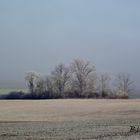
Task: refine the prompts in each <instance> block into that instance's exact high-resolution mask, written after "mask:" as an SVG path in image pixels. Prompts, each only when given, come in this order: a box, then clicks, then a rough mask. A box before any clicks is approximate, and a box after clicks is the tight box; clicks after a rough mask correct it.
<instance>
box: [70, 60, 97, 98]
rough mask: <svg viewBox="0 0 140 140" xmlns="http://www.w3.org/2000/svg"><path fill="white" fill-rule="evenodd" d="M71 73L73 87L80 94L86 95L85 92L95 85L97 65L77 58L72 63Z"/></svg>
mask: <svg viewBox="0 0 140 140" xmlns="http://www.w3.org/2000/svg"><path fill="white" fill-rule="evenodd" d="M71 74H72V75H71V80H72V82H71V83H72V88H73V89H74V90H75V91H77V92H78V94H79V96H85V95H84V94H85V93H86V92H87V91H89V90H88V89H89V88H91V86H92V87H95V85H94V83H93V81H94V80H95V66H94V65H91V64H90V62H89V61H85V60H80V59H75V60H74V62H73V63H72V64H71ZM90 84H92V85H90ZM92 90H93V89H92Z"/></svg>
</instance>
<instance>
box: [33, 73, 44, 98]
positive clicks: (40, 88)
mask: <svg viewBox="0 0 140 140" xmlns="http://www.w3.org/2000/svg"><path fill="white" fill-rule="evenodd" d="M35 84H36V87H35V93H36V96H37V97H42V96H43V94H44V92H46V81H45V80H44V78H43V77H42V76H41V75H40V76H39V77H38V78H37V79H36V83H35Z"/></svg>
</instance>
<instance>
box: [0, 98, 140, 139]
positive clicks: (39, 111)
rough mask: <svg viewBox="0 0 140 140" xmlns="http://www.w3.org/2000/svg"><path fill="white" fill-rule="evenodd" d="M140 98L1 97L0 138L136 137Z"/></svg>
mask: <svg viewBox="0 0 140 140" xmlns="http://www.w3.org/2000/svg"><path fill="white" fill-rule="evenodd" d="M131 125H135V126H139V125H140V100H139V99H131V100H100V99H99V100H98V99H96V100H92V99H83V100H81V99H65V100H1V101H0V140H46V139H52V140H53V139H57V140H60V139H71V140H72V139H79V140H81V139H85V140H86V139H100V140H121V139H122V140H129V139H130V140H133V139H134V140H139V139H140V132H138V133H134V132H131V133H130V132H129V130H130V126H131Z"/></svg>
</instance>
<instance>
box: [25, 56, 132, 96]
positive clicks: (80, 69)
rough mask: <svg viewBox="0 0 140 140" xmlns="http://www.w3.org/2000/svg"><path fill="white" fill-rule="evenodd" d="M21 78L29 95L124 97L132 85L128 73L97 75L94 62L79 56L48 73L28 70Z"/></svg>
mask: <svg viewBox="0 0 140 140" xmlns="http://www.w3.org/2000/svg"><path fill="white" fill-rule="evenodd" d="M25 79H26V81H27V85H28V88H29V92H30V95H31V97H32V98H128V95H129V93H130V92H131V91H132V85H133V82H132V81H131V79H130V76H129V75H128V74H119V75H117V76H116V77H115V78H113V76H111V75H110V74H108V73H102V74H97V72H96V69H95V65H93V64H91V63H90V62H89V61H85V60H80V59H75V60H74V61H73V62H72V63H71V64H70V65H69V66H66V65H64V64H59V65H57V66H56V67H55V68H54V70H53V71H52V72H51V74H50V75H49V76H42V75H40V74H38V73H36V72H28V73H27V74H26V77H25ZM114 79H115V80H114ZM113 81H115V84H114V85H113Z"/></svg>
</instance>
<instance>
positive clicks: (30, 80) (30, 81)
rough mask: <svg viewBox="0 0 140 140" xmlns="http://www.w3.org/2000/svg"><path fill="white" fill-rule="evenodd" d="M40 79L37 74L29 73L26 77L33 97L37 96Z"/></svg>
mask: <svg viewBox="0 0 140 140" xmlns="http://www.w3.org/2000/svg"><path fill="white" fill-rule="evenodd" d="M38 77H39V75H38V74H37V73H36V72H28V73H26V76H25V80H26V81H27V84H28V88H29V91H30V93H31V95H32V96H34V94H35V89H36V80H37V78H38Z"/></svg>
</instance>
